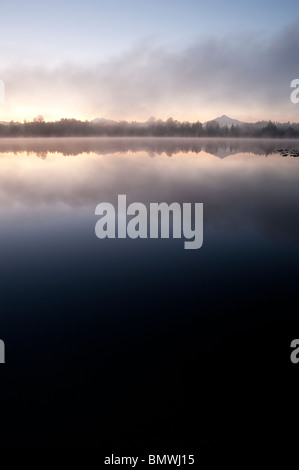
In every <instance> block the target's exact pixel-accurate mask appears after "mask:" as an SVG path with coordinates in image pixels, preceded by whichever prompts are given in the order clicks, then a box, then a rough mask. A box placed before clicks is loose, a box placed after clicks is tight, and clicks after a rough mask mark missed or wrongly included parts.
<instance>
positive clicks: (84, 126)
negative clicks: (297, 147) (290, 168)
mask: <svg viewBox="0 0 299 470" xmlns="http://www.w3.org/2000/svg"><path fill="white" fill-rule="evenodd" d="M74 136H76V137H95V136H107V137H150V136H151V137H288V138H292V137H299V124H292V125H291V124H290V123H286V124H279V123H276V124H274V123H273V122H271V121H269V122H268V123H266V122H257V123H254V124H253V123H249V124H242V125H237V126H236V125H232V126H231V127H228V126H223V127H220V126H219V123H218V122H217V121H210V122H208V123H207V124H206V125H202V124H201V123H200V122H193V123H191V122H179V121H175V120H173V119H172V118H169V119H167V120H166V121H162V120H156V119H154V118H152V119H149V120H148V121H146V122H144V123H141V122H127V121H121V122H116V121H106V120H99V121H96V122H93V121H78V120H76V119H61V120H60V121H56V122H45V121H44V118H43V117H42V116H38V117H37V118H35V119H34V120H33V122H23V123H20V122H13V121H12V122H10V123H2V124H0V137H74Z"/></svg>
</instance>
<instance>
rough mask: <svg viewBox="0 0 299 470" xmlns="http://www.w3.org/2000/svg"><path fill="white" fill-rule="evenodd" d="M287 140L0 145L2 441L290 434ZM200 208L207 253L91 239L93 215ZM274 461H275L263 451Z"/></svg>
mask: <svg viewBox="0 0 299 470" xmlns="http://www.w3.org/2000/svg"><path fill="white" fill-rule="evenodd" d="M298 146H299V142H296V141H292V142H287V141H283V142H279V141H273V140H272V141H271V140H265V141H263V140H209V139H206V140H200V139H183V140H182V139H145V140H142V139H89V140H87V139H86V140H85V139H60V140H59V139H36V140H34V139H31V140H29V139H28V140H18V139H15V140H3V141H1V142H0V167H1V171H0V180H1V183H0V211H1V225H0V242H1V245H0V246H1V264H0V274H1V290H0V300H1V316H0V338H1V339H3V340H4V341H5V345H6V364H5V365H1V366H0V376H1V403H2V412H1V440H2V447H5V446H10V447H24V448H26V447H28V448H29V447H49V448H53V447H60V448H68V447H77V448H81V447H82V448H84V447H91V448H96V449H98V450H99V451H100V455H106V454H107V455H108V454H109V452H110V451H111V452H114V453H115V454H116V453H119V454H121V455H138V452H139V455H141V454H142V452H148V451H149V452H151V453H158V452H160V453H165V454H166V453H171V452H174V453H189V452H190V453H191V454H196V455H198V456H200V457H201V458H203V457H204V456H207V455H210V453H212V454H213V452H214V450H215V449H218V450H219V449H222V451H223V449H225V450H226V451H227V449H229V452H233V449H234V447H239V446H240V445H241V446H245V449H248V451H250V449H251V452H254V451H255V450H256V449H258V448H259V446H263V447H265V446H269V449H270V450H269V451H271V449H272V451H273V446H275V444H276V443H277V442H280V440H281V438H282V437H283V436H286V435H287V438H288V440H289V442H290V445H291V443H292V442H293V439H294V437H295V435H294V434H293V428H292V427H290V425H289V424H288V420H289V418H290V416H293V419H294V425H295V422H296V414H294V413H295V412H294V408H296V401H297V398H296V397H297V393H296V392H297V390H296V387H297V386H298V379H297V377H298V374H299V364H298V366H297V365H294V364H292V363H291V362H290V352H291V350H290V342H291V340H292V339H294V338H298V337H299V321H298V313H297V310H298V308H297V300H298V280H299V272H298V270H299V268H298V262H299V250H298V248H299V158H294V157H291V156H288V157H282V156H281V154H280V153H279V152H277V149H279V148H290V149H292V148H298ZM118 194H126V195H127V200H128V203H131V202H135V201H136V202H143V203H144V204H145V205H148V204H149V203H150V202H162V201H163V202H168V203H171V202H179V203H181V204H182V203H183V202H202V203H203V204H204V242H203V246H202V248H200V249H199V250H184V248H183V240H177V239H175V240H174V239H169V240H167V239H164V240H162V239H158V240H152V239H142V240H141V239H138V240H131V239H124V240H120V239H114V240H113V239H109V240H108V239H105V240H100V239H98V238H96V236H95V223H96V221H97V220H98V218H97V217H96V216H95V215H94V212H95V207H96V205H97V204H98V203H100V202H104V201H107V202H112V203H113V204H114V205H115V206H116V205H117V195H118ZM272 451H271V452H272Z"/></svg>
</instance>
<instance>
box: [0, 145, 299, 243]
mask: <svg viewBox="0 0 299 470" xmlns="http://www.w3.org/2000/svg"><path fill="white" fill-rule="evenodd" d="M58 140H59V139H58ZM83 140H84V139H83ZM107 140H109V139H107ZM137 140H138V139H137ZM133 141H136V139H133ZM113 142H115V144H116V148H117V146H118V144H119V139H116V140H115V141H114V139H110V140H109V145H111V147H110V150H111V153H107V155H101V156H99V155H96V154H94V153H91V154H89V155H88V154H82V155H81V156H78V157H73V158H61V155H56V156H55V155H54V154H51V156H50V158H48V159H46V160H41V159H39V158H36V156H35V155H34V154H32V155H29V156H26V155H23V154H20V155H17V156H12V155H9V154H3V155H2V157H1V174H0V207H1V212H2V214H3V218H4V217H5V218H6V219H7V218H8V219H13V218H15V220H16V221H18V220H19V219H20V215H21V217H22V218H23V220H28V219H30V218H32V217H37V219H38V220H42V219H43V218H48V217H54V219H55V220H56V219H57V217H58V216H59V211H60V209H59V208H61V207H64V208H65V209H67V208H74V209H76V210H80V212H81V213H82V211H83V212H84V213H85V214H88V216H90V217H91V218H92V217H93V214H94V209H95V206H96V205H97V204H98V203H99V202H103V201H109V202H112V203H114V204H116V202H117V194H127V196H128V202H133V201H139V202H143V203H145V204H148V203H149V202H161V201H165V202H168V203H170V202H175V201H176V202H180V203H182V202H203V203H204V221H205V222H204V224H205V225H204V226H205V229H208V228H211V229H214V230H216V231H219V230H223V231H228V232H239V231H245V232H246V231H257V232H259V233H262V234H264V235H266V236H268V237H271V238H273V237H274V238H275V237H279V238H281V239H282V240H285V241H288V240H293V241H295V242H298V240H299V221H298V217H297V214H298V213H299V202H298V201H299V184H298V180H299V173H298V160H296V159H293V158H291V157H290V158H281V157H280V156H279V155H277V154H276V155H273V156H271V157H270V158H263V157H262V155H261V154H257V155H254V154H248V153H245V154H244V155H243V156H242V155H239V156H234V157H231V158H226V159H224V160H222V159H219V158H212V157H211V156H208V155H207V154H206V153H202V154H194V153H181V152H179V153H177V154H176V155H175V156H173V158H171V159H169V158H168V157H167V156H166V154H167V153H168V148H167V146H168V145H173V142H167V141H164V143H163V145H164V154H163V155H160V156H159V155H156V158H150V157H149V156H148V155H147V154H146V153H144V152H143V151H137V152H136V153H127V154H126V153H123V152H121V151H119V152H117V153H115V154H113V148H112V145H113ZM269 142H270V141H269ZM269 142H267V144H268V143H269ZM276 143H277V142H276ZM62 144H63V141H61V140H60V144H59V145H62ZM253 144H254V145H258V142H253ZM272 144H273V143H272ZM138 145H140V143H139V144H138ZM238 145H239V142H238ZM260 145H263V143H262V142H260ZM66 148H67V146H66ZM5 214H6V215H5ZM51 214H52V215H51ZM6 219H5V220H6ZM4 225H5V224H4Z"/></svg>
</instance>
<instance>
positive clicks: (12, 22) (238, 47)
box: [0, 0, 299, 122]
mask: <svg viewBox="0 0 299 470" xmlns="http://www.w3.org/2000/svg"><path fill="white" fill-rule="evenodd" d="M0 18H1V27H0V80H3V82H4V84H5V102H4V103H0V121H9V120H20V121H23V120H32V119H33V118H34V117H35V116H37V115H39V114H41V115H43V116H44V117H45V119H46V120H57V119H60V118H63V117H65V118H69V117H74V118H77V119H88V120H89V119H94V118H96V117H104V118H107V119H116V120H123V119H125V120H141V121H144V120H147V119H148V118H150V117H152V116H154V117H156V118H162V119H167V118H168V117H170V116H171V117H173V118H174V119H179V120H190V121H197V120H199V121H202V122H203V121H205V120H208V119H212V118H214V117H217V116H220V115H222V114H227V115H229V116H231V117H233V118H236V119H240V120H245V121H257V120H260V119H266V120H268V119H272V120H274V121H299V104H297V105H296V104H293V103H292V102H291V100H290V94H291V91H292V89H291V88H290V83H291V81H292V80H293V79H295V78H299V3H298V0H296V1H295V0H285V1H284V2H282V1H277V0H272V1H271V2H270V1H268V0H267V1H265V0H259V1H257V0H251V1H250V2H249V1H248V2H241V1H236V0H227V1H226V2H223V0H222V1H220V0H209V1H208V0H206V1H202V0H184V1H183V0H150V1H148V0H127V1H125V0H109V1H108V0H107V1H103V0H97V1H92V0H85V1H82V0H73V1H69V0H60V1H57V0H52V1H51V2H40V1H35V0H28V1H26V2H24V1H23V0H22V1H21V0H11V1H10V2H5V3H4V2H1V10H0Z"/></svg>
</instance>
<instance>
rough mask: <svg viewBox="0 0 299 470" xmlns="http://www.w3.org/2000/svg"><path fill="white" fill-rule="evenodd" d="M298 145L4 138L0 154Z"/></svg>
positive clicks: (260, 151) (289, 145)
mask: <svg viewBox="0 0 299 470" xmlns="http://www.w3.org/2000/svg"><path fill="white" fill-rule="evenodd" d="M294 146H295V147H296V146H297V147H298V141H297V144H296V141H295V140H287V139H283V140H279V139H225V138H219V139H214V138H166V137H163V138H138V137H136V138H126V137H120V138H105V137H103V138H73V137H72V138H60V139H58V138H34V139H33V138H27V139H21V138H20V139H19V138H16V139H1V140H0V156H1V154H3V153H4V154H5V153H12V154H14V155H18V154H20V153H26V154H28V155H32V154H35V155H36V156H38V157H40V158H42V159H45V158H47V156H48V154H52V153H59V154H62V155H64V156H71V155H80V154H90V153H96V154H98V155H107V154H114V153H129V152H132V153H138V152H142V153H147V154H149V155H150V156H153V157H154V156H155V155H161V154H164V153H165V154H166V155H168V156H169V157H171V156H173V155H176V154H178V153H189V152H193V153H200V152H206V153H209V154H212V155H214V156H217V157H219V158H225V157H228V156H230V155H234V154H237V153H243V152H246V153H251V154H255V155H271V154H273V153H277V152H278V150H281V149H293V148H294Z"/></svg>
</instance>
